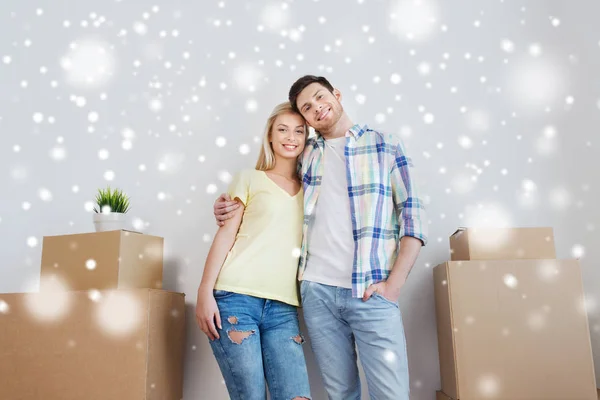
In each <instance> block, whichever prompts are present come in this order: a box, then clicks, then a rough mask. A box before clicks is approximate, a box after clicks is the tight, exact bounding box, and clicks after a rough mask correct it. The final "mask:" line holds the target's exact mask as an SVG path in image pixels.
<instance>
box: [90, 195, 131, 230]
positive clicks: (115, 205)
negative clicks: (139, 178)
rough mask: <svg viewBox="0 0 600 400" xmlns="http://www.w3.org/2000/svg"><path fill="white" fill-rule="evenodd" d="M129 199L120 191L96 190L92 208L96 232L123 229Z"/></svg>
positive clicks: (128, 207)
mask: <svg viewBox="0 0 600 400" xmlns="http://www.w3.org/2000/svg"><path fill="white" fill-rule="evenodd" d="M129 209H130V206H129V197H127V196H126V195H125V194H124V193H123V191H122V190H120V189H111V188H110V186H109V187H107V188H106V189H98V193H97V194H96V207H94V212H95V214H94V225H95V227H96V232H105V231H115V230H121V229H125V227H126V218H125V214H126V213H127V211H129Z"/></svg>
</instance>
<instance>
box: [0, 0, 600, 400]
mask: <svg viewBox="0 0 600 400" xmlns="http://www.w3.org/2000/svg"><path fill="white" fill-rule="evenodd" d="M134 3H135V2H129V3H128V2H125V1H120V0H117V1H114V2H106V3H103V4H101V5H98V8H97V9H94V10H87V11H86V12H84V14H82V15H78V14H77V13H75V12H74V11H73V10H69V9H65V10H63V11H64V12H62V13H58V14H57V13H56V12H55V11H56V10H53V9H51V8H47V9H43V8H41V7H33V8H30V9H28V10H27V11H26V12H24V11H21V10H23V9H22V7H20V6H16V8H15V12H13V13H11V14H10V19H11V21H10V22H11V24H8V23H7V24H6V29H5V32H4V36H5V37H6V38H7V40H8V42H7V43H8V46H5V48H3V50H2V53H0V60H1V62H0V76H7V77H10V79H5V80H4V81H2V83H1V84H2V85H3V86H2V89H3V90H1V91H0V98H1V100H2V104H3V107H2V108H1V110H0V111H1V114H0V132H1V133H0V136H1V137H2V138H3V139H6V143H5V144H6V146H5V149H6V154H4V155H3V157H2V161H1V162H2V163H3V164H2V166H3V169H4V171H5V177H4V179H5V181H4V182H3V184H4V186H5V188H6V189H7V191H6V192H7V194H8V196H7V197H6V199H3V200H5V201H3V202H1V203H2V204H0V214H1V215H2V216H3V218H4V219H2V220H1V224H0V233H2V234H3V235H2V237H6V238H7V240H8V242H7V244H6V248H7V249H9V252H8V256H7V257H8V259H7V261H6V262H7V264H8V265H15V266H20V265H23V266H27V267H30V268H18V269H14V270H11V269H9V270H7V271H10V272H5V273H4V274H3V275H2V274H1V273H0V287H1V288H2V289H5V290H6V291H13V290H15V289H17V288H18V287H16V286H15V285H17V284H16V282H18V281H19V280H20V279H21V278H25V275H26V274H29V273H30V271H33V270H34V268H33V266H34V264H35V262H34V261H33V260H35V259H36V258H35V257H37V256H39V254H40V252H41V250H42V238H43V237H44V236H46V235H48V234H51V233H52V232H68V233H80V232H89V231H92V230H93V229H94V227H93V222H92V215H91V214H92V213H93V208H94V202H93V199H94V196H95V191H96V190H97V188H99V187H104V186H106V185H111V186H113V185H114V186H121V187H123V188H124V189H126V190H125V191H126V192H127V193H130V194H131V195H132V203H133V204H132V205H133V209H134V214H132V215H131V218H130V222H129V224H130V226H129V227H128V229H133V230H135V231H138V232H147V233H149V234H156V235H159V236H161V235H165V234H166V233H167V232H170V234H172V233H173V232H175V233H174V234H173V235H174V236H173V235H172V236H173V241H174V242H178V243H181V245H180V246H178V247H177V249H176V250H173V252H174V253H175V254H173V259H181V260H185V263H186V264H189V265H194V266H195V267H194V268H190V269H189V270H187V272H183V271H182V273H181V277H180V276H178V279H179V281H178V282H181V284H180V285H181V286H180V287H178V290H179V289H181V290H182V291H186V292H187V293H188V295H189V293H190V292H193V291H194V290H195V288H194V286H197V283H198V282H199V279H200V278H201V268H196V266H197V265H201V264H202V263H203V261H204V257H205V256H206V254H207V251H208V249H209V247H210V244H211V241H212V240H213V237H214V233H215V232H216V224H214V221H213V218H212V204H213V202H214V200H215V199H216V197H217V196H218V195H219V194H220V193H222V192H224V191H225V190H226V188H227V186H228V184H229V183H230V182H231V179H232V176H233V175H235V174H236V173H237V172H238V171H239V170H240V169H242V168H252V167H253V166H254V163H255V162H256V156H257V155H258V152H259V151H260V149H261V147H262V134H263V129H264V126H265V122H266V119H267V117H268V115H269V113H270V112H271V110H272V109H273V107H274V106H275V104H278V103H280V102H282V101H285V100H286V99H287V91H288V89H289V86H290V84H291V83H292V82H293V80H294V79H296V78H297V77H299V76H301V75H302V74H304V73H310V74H318V75H324V76H326V77H327V78H329V79H330V81H331V82H332V83H333V84H334V86H337V87H338V88H339V89H340V91H341V92H342V95H343V97H342V104H343V105H344V107H345V109H346V111H347V112H348V114H349V115H350V118H351V120H352V121H353V122H356V123H360V124H368V125H369V126H370V127H371V128H374V129H381V130H383V131H387V132H390V133H394V134H397V135H398V136H399V137H400V138H402V140H404V141H405V144H406V148H407V151H408V152H409V153H410V155H411V158H412V161H413V162H414V165H415V166H416V172H417V173H418V175H417V176H418V177H419V179H418V180H417V183H421V184H422V186H423V188H422V191H423V194H424V198H425V203H426V205H427V207H428V218H429V221H428V222H429V224H430V231H435V232H438V233H436V234H435V236H434V237H433V238H432V240H431V241H430V244H429V245H428V246H427V247H426V248H424V249H423V251H422V253H423V257H424V260H425V261H422V264H421V265H426V266H430V264H429V262H431V260H432V259H434V258H436V257H437V256H436V254H437V255H440V254H447V250H448V249H447V246H448V241H447V238H446V237H444V234H443V232H446V231H447V232H449V231H451V230H452V229H454V228H456V226H465V225H466V226H473V227H477V226H485V227H511V226H536V225H543V226H553V227H554V230H555V233H556V237H557V248H561V249H563V250H562V251H563V253H564V254H563V255H564V256H566V257H571V258H576V259H579V260H580V263H581V266H582V268H583V275H584V277H585V278H586V279H591V280H593V279H594V278H595V276H594V274H595V272H594V269H593V265H594V264H593V262H594V257H595V253H594V251H595V247H594V243H596V242H597V241H598V232H599V231H598V224H597V222H596V221H593V218H592V217H593V215H592V214H591V212H593V207H594V205H595V204H596V203H598V189H597V188H596V185H595V183H594V182H596V181H597V170H598V167H597V162H598V157H597V156H596V153H595V149H596V148H597V145H598V143H597V139H596V134H597V132H596V130H594V126H596V125H597V124H595V121H597V119H598V118H599V115H600V114H598V113H599V112H600V90H599V89H598V87H597V86H594V85H590V84H589V82H592V81H593V79H594V77H593V76H589V72H588V69H587V67H586V66H589V65H596V64H598V60H599V57H600V38H598V37H590V38H587V37H585V38H582V40H581V41H566V42H564V43H563V42H560V43H558V42H557V41H556V38H555V36H556V35H560V36H561V37H571V36H573V37H574V35H575V34H576V33H577V34H578V35H581V32H579V31H577V26H576V25H577V24H574V23H573V15H566V14H565V15H562V14H561V13H560V12H555V11H553V13H552V15H549V14H548V12H547V9H545V8H544V7H541V6H539V5H535V4H534V3H531V4H529V3H528V4H527V7H523V6H522V5H518V4H515V3H514V2H508V1H499V2H489V3H486V4H483V3H482V4H481V5H479V6H478V8H477V9H476V12H474V13H462V14H461V13H459V14H456V15H455V14H454V13H449V11H448V10H447V9H446V7H443V6H444V4H443V3H442V2H441V1H439V0H392V1H390V2H367V1H363V0H357V1H355V2H349V3H348V4H345V5H344V9H343V10H342V11H343V12H347V13H348V15H360V21H358V20H357V21H358V22H357V23H354V24H350V23H347V22H344V21H345V20H344V21H342V20H341V19H340V18H339V17H337V16H336V15H337V14H336V13H334V12H333V10H332V9H331V8H330V7H329V6H328V5H327V4H326V3H327V2H324V1H322V0H316V1H314V2H308V3H306V4H304V3H302V2H285V1H268V2H262V3H260V2H259V3H256V4H254V3H253V4H249V5H245V6H244V5H241V6H240V7H242V8H243V11H244V18H237V17H235V16H236V15H237V14H236V13H235V12H234V10H233V8H234V7H237V6H238V5H236V4H234V3H231V2H226V1H217V2H214V3H206V4H204V3H202V4H201V5H198V9H196V8H193V7H191V6H189V5H187V6H186V5H185V4H180V5H179V6H174V5H172V4H169V3H166V2H163V3H157V4H154V5H153V4H149V5H146V6H140V5H136V4H134ZM309 3H310V4H311V5H309ZM199 4H200V3H199ZM124 7H130V8H129V9H127V11H126V9H125V8H124ZM130 11H131V12H130ZM576 11H577V13H585V12H586V10H585V7H582V8H580V9H577V10H576ZM338 13H339V10H338ZM582 15H583V14H582ZM190 16H196V17H194V18H192V17H190ZM355 22H356V21H355ZM497 23H501V24H502V26H505V27H507V29H506V30H504V31H503V32H500V33H499V31H498V30H497V29H496V28H497ZM42 24H43V25H42ZM42 26H44V27H45V26H50V27H54V28H53V29H54V31H51V30H50V31H47V30H40V28H41V27H42ZM17 27H18V28H17ZM510 27H513V28H515V27H518V29H513V28H510ZM508 28H510V29H508ZM47 32H50V33H47ZM52 32H54V33H52ZM584 39H585V40H584ZM588 39H589V40H588ZM453 43H454V44H456V43H461V46H459V47H456V46H454V45H453ZM585 43H587V44H585ZM483 44H485V45H483ZM588 44H589V45H590V46H591V45H593V48H590V47H589V46H588ZM593 50H595V51H593ZM373 60H377V62H373ZM0 179H1V178H0ZM50 214H51V217H50V216H49V215H50ZM61 215H64V217H62V216H61ZM67 215H68V217H67ZM9 216H10V217H9ZM177 216H182V218H176V217H177ZM48 218H50V219H48ZM50 220H51V221H53V222H52V223H53V224H55V225H53V226H49V225H48V224H47V223H46V222H44V221H50ZM27 221H30V222H27ZM31 221H38V222H39V223H36V224H33V223H31ZM188 221H190V224H189V225H188V224H187V223H188ZM566 221H568V222H569V223H568V224H567V222H566ZM15 224H17V225H18V226H20V228H19V229H17V230H15V229H14V226H15ZM25 224H26V226H24V225H25ZM190 232H191V233H190ZM573 232H575V234H574V233H573ZM580 233H581V234H580ZM184 234H185V235H187V234H191V235H192V237H196V238H197V239H196V240H195V241H194V242H193V243H194V244H193V245H190V244H188V243H189V241H187V240H185V238H183V236H182V235H184ZM198 236H199V238H198ZM558 238H563V239H561V240H566V242H563V243H561V244H558ZM564 238H567V239H564ZM569 238H571V239H569ZM504 240H507V238H506V237H503V236H499V237H495V238H493V240H488V241H487V242H485V241H484V243H481V244H482V245H483V246H489V247H490V248H492V247H494V246H497V245H498V244H501V243H502V242H503V241H504ZM558 246H560V247H558ZM288 251H289V252H290V254H291V256H292V257H295V258H297V257H299V256H300V249H297V248H295V249H291V250H288ZM157 254H158V252H157V250H156V249H150V250H149V252H146V253H144V257H147V256H150V257H152V256H157ZM437 258H439V257H437ZM83 260H85V258H84V259H83ZM80 262H82V263H83V265H80V266H79V268H82V270H83V271H84V273H86V274H94V271H95V270H96V269H98V268H101V265H100V264H97V262H99V260H94V259H88V260H86V261H80ZM431 265H433V264H431ZM415 270H416V271H419V269H418V268H415ZM14 271H18V273H17V272H14ZM421 271H422V269H421ZM166 273H167V274H168V273H169V272H166ZM12 274H14V275H15V276H13V275H12ZM186 274H187V275H186ZM537 274H538V275H537V276H538V277H539V279H540V280H541V282H543V283H545V284H558V283H560V282H561V279H560V278H561V269H560V267H559V266H557V264H556V263H553V262H545V263H541V264H540V265H539V266H538V269H537ZM17 275H18V276H17ZM424 276H425V275H423V276H421V275H419V274H418V273H417V274H416V275H415V276H414V277H411V279H414V280H416V283H415V282H413V284H416V285H418V284H419V282H418V280H419V279H425V278H424ZM498 279H499V280H501V282H500V284H501V285H502V287H503V288H504V290H507V291H510V292H511V293H516V295H517V296H518V297H519V299H520V298H521V296H525V297H524V299H526V298H527V296H526V294H524V293H520V290H521V289H522V287H523V286H524V283H523V282H522V281H520V276H519V275H518V274H517V273H514V275H513V274H506V275H501V276H500V277H499V278H498ZM4 282H7V283H4ZM52 284H53V285H56V286H57V287H58V288H60V289H61V290H65V289H67V288H66V287H65V286H64V283H63V282H58V281H55V282H53V283H52ZM3 285H4V286H3ZM6 285H12V286H10V287H8V286H6ZM586 294H587V293H586ZM88 295H89V298H90V300H91V301H93V302H95V303H96V304H97V305H98V307H99V310H98V313H97V314H96V315H95V318H96V322H97V323H98V326H99V327H102V329H103V332H105V333H106V334H109V335H118V336H121V335H125V336H126V335H128V334H130V333H132V332H134V331H135V330H136V327H137V326H138V325H139V322H140V318H141V316H140V312H139V311H140V308H139V304H137V302H136V300H135V299H132V298H127V297H119V296H117V297H113V296H106V295H104V294H101V292H100V291H98V290H95V289H94V290H90V291H89V293H88ZM588 298H589V300H586V301H583V300H582V301H581V304H578V307H579V308H580V310H581V311H586V312H588V313H591V314H590V315H591V316H593V317H594V318H596V319H597V313H598V307H597V300H596V299H599V298H600V296H598V295H597V294H593V295H589V296H588ZM42 300H43V301H33V300H32V301H31V302H30V303H29V304H28V306H27V309H28V312H30V313H31V314H32V315H33V316H35V317H36V318H38V319H40V320H42V321H53V320H56V319H59V318H61V317H63V316H64V315H66V313H68V310H69V309H70V306H71V305H70V300H69V296H66V295H56V296H50V295H47V296H46V297H43V299H42ZM13 309H14V307H12V305H10V304H7V303H6V302H4V301H2V300H0V315H2V314H7V313H11V312H12V311H13ZM549 315H552V313H551V311H550V310H549V309H548V308H544V307H543V306H542V305H539V306H538V308H535V309H531V310H530V311H529V314H526V320H525V321H524V323H525V327H526V328H527V329H531V331H532V332H534V333H536V332H543V331H544V329H545V328H546V327H550V326H551V322H552V321H551V319H550V317H549ZM129 316H132V317H131V318H130V317H129ZM478 321H479V318H475V316H466V318H465V320H464V322H465V323H466V324H467V325H472V327H473V328H474V327H476V326H477V324H478ZM599 326H600V325H598V324H595V325H594V328H593V331H594V332H596V334H597V333H598V332H600V327H599ZM498 332H499V334H501V335H503V336H505V337H506V336H510V335H511V332H516V331H515V330H514V329H513V330H511V329H509V327H499V328H498ZM411 337H413V340H415V339H414V338H417V339H416V340H425V339H419V338H420V337H423V338H429V337H432V336H431V335H418V334H414V332H413V333H412V334H411ZM64 344H65V346H67V347H69V348H75V349H76V348H77V343H76V342H75V341H73V340H71V339H69V338H66V339H65V340H64ZM427 345H428V346H431V345H433V346H435V343H433V344H432V343H429V342H428V343H427ZM409 346H414V343H413V344H411V343H409ZM191 349H192V350H191V351H193V350H195V349H196V347H195V346H192V347H191ZM381 356H382V358H383V359H384V360H385V361H386V362H394V361H395V355H394V353H392V352H391V351H387V352H384V353H383V354H382V355H381ZM475 379H476V383H477V386H476V387H477V390H478V391H479V394H480V397H482V398H494V397H498V395H499V393H500V392H501V389H502V381H501V379H499V377H498V376H496V375H494V373H493V371H481V376H479V377H476V378H475ZM412 389H413V390H415V393H416V396H417V397H419V398H420V397H423V398H426V397H427V396H429V393H433V390H434V388H433V387H431V385H430V384H429V383H428V381H427V380H426V379H424V377H419V379H418V380H415V381H414V382H413V383H412ZM426 390H427V391H428V392H427V393H428V394H427V395H424V394H422V393H425V391H426Z"/></svg>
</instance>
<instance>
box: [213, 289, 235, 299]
mask: <svg viewBox="0 0 600 400" xmlns="http://www.w3.org/2000/svg"><path fill="white" fill-rule="evenodd" d="M233 294H234V293H233V292H228V291H227V290H218V289H215V290H213V296H215V299H224V298H225V297H229V296H233Z"/></svg>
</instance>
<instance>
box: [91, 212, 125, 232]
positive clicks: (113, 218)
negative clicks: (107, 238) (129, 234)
mask: <svg viewBox="0 0 600 400" xmlns="http://www.w3.org/2000/svg"><path fill="white" fill-rule="evenodd" d="M126 223H127V220H126V218H125V214H123V213H113V212H109V213H95V214H94V226H95V227H96V232H106V231H119V230H122V229H125V228H126Z"/></svg>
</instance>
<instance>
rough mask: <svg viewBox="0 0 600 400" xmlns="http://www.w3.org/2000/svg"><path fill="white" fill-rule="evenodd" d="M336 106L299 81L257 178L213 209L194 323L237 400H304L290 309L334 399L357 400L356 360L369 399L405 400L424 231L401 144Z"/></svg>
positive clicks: (337, 96) (320, 84)
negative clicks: (415, 273) (410, 305)
mask: <svg viewBox="0 0 600 400" xmlns="http://www.w3.org/2000/svg"><path fill="white" fill-rule="evenodd" d="M341 100H342V94H341V93H340V91H339V90H337V89H334V87H333V86H332V85H331V84H330V82H329V81H328V80H327V79H325V78H324V77H317V76H312V75H307V76H304V77H302V78H300V79H298V80H297V81H296V82H295V83H294V84H293V85H292V87H291V89H290V91H289V102H286V103H283V104H280V105H278V106H277V107H275V109H274V110H273V112H272V114H271V115H270V116H269V118H268V120H267V124H266V129H265V132H264V137H263V146H262V148H261V151H260V155H259V158H258V162H257V164H256V169H253V170H246V171H242V172H241V173H239V174H238V175H237V176H236V177H235V178H234V180H233V181H232V183H231V185H230V187H229V190H228V192H227V193H226V194H223V195H221V196H220V197H219V198H218V199H217V201H216V202H215V204H214V214H215V217H216V219H217V222H218V224H219V230H218V231H217V233H216V235H215V238H214V241H213V243H212V246H211V248H210V251H209V254H208V256H207V259H206V264H205V267H204V273H203V276H202V282H201V283H200V286H199V288H198V300H197V306H196V318H197V322H198V325H199V327H200V329H201V330H202V331H203V332H204V333H206V335H207V336H208V338H209V339H210V345H211V347H212V350H213V353H214V355H215V358H216V359H217V362H218V364H219V367H220V369H221V372H222V374H223V377H224V379H225V383H226V385H227V389H228V392H229V395H230V397H231V398H232V399H251V400H254V399H261V400H263V399H265V398H266V390H267V389H266V386H268V390H269V393H270V395H271V398H272V399H273V400H280V399H281V400H283V399H285V400H289V399H296V400H298V399H310V398H311V393H310V387H309V382H308V374H307V368H306V363H305V359H304V352H303V349H302V346H301V345H302V343H303V342H304V340H303V338H302V335H301V334H300V328H299V323H298V313H297V307H299V306H301V307H302V308H303V315H304V320H305V323H306V326H307V329H308V335H309V337H310V342H311V345H312V350H313V352H314V355H315V357H316V360H317V364H318V366H319V369H320V372H321V376H322V378H323V382H324V384H325V389H326V391H327V394H328V397H329V398H330V399H335V400H338V399H339V400H353V399H360V395H361V387H360V379H359V373H358V365H357V350H358V355H359V356H360V361H361V364H362V367H363V369H364V372H365V376H366V379H367V386H368V390H369V395H370V397H371V399H378V400H380V399H393V400H408V399H409V391H410V389H409V373H408V360H407V351H406V340H405V336H404V328H403V323H402V317H401V313H400V309H399V307H398V298H399V296H400V292H401V290H402V287H403V286H404V284H405V283H406V280H407V277H408V275H409V272H410V270H411V268H412V267H413V265H414V263H415V260H416V258H417V256H418V254H419V252H420V250H421V247H422V246H424V245H425V244H426V242H427V218H426V216H425V210H424V205H423V201H422V199H421V197H420V196H419V193H418V191H417V187H416V186H415V183H414V180H413V165H412V163H411V160H410V158H409V157H408V156H407V155H406V153H405V150H404V147H403V144H402V142H401V140H400V139H399V138H398V137H397V135H394V134H385V133H382V132H378V131H375V130H372V129H370V128H369V127H367V126H366V125H364V126H361V125H358V124H354V123H353V122H352V121H351V119H350V117H349V116H348V115H347V114H346V113H345V111H344V109H343V107H342V104H341ZM308 126H310V127H312V128H314V130H315V132H316V136H315V137H311V138H308V133H309V132H308ZM298 257H299V259H298ZM298 286H299V290H298Z"/></svg>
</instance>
